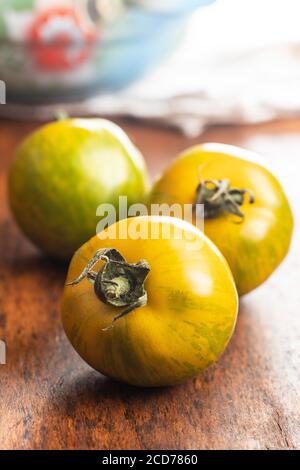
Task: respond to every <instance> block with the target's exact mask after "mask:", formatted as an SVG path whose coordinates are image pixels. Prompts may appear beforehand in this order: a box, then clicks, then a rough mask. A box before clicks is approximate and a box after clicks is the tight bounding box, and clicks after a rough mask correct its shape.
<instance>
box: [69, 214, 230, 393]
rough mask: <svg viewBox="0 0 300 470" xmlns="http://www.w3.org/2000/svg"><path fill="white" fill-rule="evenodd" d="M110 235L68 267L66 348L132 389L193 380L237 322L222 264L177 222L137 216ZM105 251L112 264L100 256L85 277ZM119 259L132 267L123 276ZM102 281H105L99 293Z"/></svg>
mask: <svg viewBox="0 0 300 470" xmlns="http://www.w3.org/2000/svg"><path fill="white" fill-rule="evenodd" d="M109 229H111V230H112V234H110V236H108V233H109V232H108V230H109ZM109 229H106V230H105V231H103V232H102V233H101V235H102V237H101V239H100V238H99V236H95V237H93V238H92V239H91V240H90V241H88V242H87V243H86V244H84V245H83V246H82V247H81V248H80V249H79V250H78V251H77V252H76V253H75V255H74V257H73V259H72V261H71V264H70V268H69V272H68V277H67V283H66V286H65V289H64V295H63V300H62V321H63V326H64V329H65V332H66V334H67V336H68V338H69V340H70V342H71V343H72V345H73V347H74V348H75V349H76V351H77V352H78V353H79V354H80V356H81V357H82V358H83V359H84V360H85V361H86V362H87V363H88V364H90V365H91V366H92V367H93V368H95V369H96V370H98V371H100V372H102V373H103V374H105V375H106V376H109V377H112V378H114V379H117V380H120V381H124V382H127V383H130V384H133V385H138V386H164V385H172V384H177V383H180V382H182V381H183V380H185V379H187V378H189V377H192V376H195V375H196V374H198V373H199V372H200V371H202V370H203V369H205V368H206V367H208V366H209V365H210V364H212V363H213V362H214V361H216V360H217V359H218V357H219V356H220V354H221V353H222V352H223V350H224V348H225V347H226V345H227V343H228V341H229V339H230V337H231V335H232V332H233V329H234V326H235V321H236V315H237V308H238V298H237V293H236V288H235V284H234V281H233V278H232V274H231V272H230V269H229V267H228V265H227V262H226V261H225V259H224V258H223V256H222V255H221V253H220V252H219V251H218V249H217V248H216V247H215V246H214V245H213V244H212V243H211V241H210V240H208V238H207V237H206V236H205V235H204V234H203V233H202V232H201V231H200V230H198V229H197V228H196V227H194V226H193V225H192V224H190V223H188V222H185V221H183V220H180V219H176V218H172V217H158V216H157V217H155V216H143V217H133V218H130V219H123V220H122V221H120V222H118V223H117V224H116V225H113V226H111V227H110V228H109ZM135 230H137V231H138V232H139V233H140V235H138V236H135V235H133V234H134V233H135ZM114 231H115V232H114ZM103 235H105V236H107V238H106V239H104V237H103ZM109 249H113V250H111V254H110V257H111V259H112V260H115V261H112V262H108V264H107V259H106V260H105V256H103V259H99V256H98V261H96V264H95V265H94V266H92V265H91V264H90V265H89V271H87V270H86V271H84V269H85V268H86V266H87V264H88V263H89V262H91V260H93V259H94V256H95V255H96V254H97V253H98V255H99V253H100V256H102V255H101V253H102V254H103V253H105V252H107V250H108V251H109ZM99 250H104V251H99ZM116 250H117V251H116ZM95 259H96V260H97V258H95ZM95 259H94V262H95ZM122 259H123V263H124V262H125V261H126V262H127V263H129V265H127V266H126V269H127V270H130V271H127V274H126V275H124V271H122V270H123V266H124V264H122ZM116 260H119V261H120V260H121V271H120V264H118V262H116ZM114 263H115V264H114ZM110 265H111V266H110ZM114 266H117V268H115V267H114ZM108 267H110V268H111V270H110V272H109V269H108ZM114 269H116V270H115V271H114ZM132 270H135V271H136V272H138V273H139V275H140V278H139V280H138V282H137V278H135V280H133V278H132V272H133V271H132ZM112 271H113V274H112ZM125 271H126V270H125ZM82 272H84V275H82V276H81V277H80V274H81V273H82ZM88 272H89V274H88ZM122 272H123V275H122ZM99 273H100V274H99ZM120 273H121V274H120ZM86 276H87V277H86ZM122 276H123V277H125V278H126V277H127V279H128V280H129V285H130V286H131V288H132V289H133V290H135V292H138V296H135V295H134V294H133V293H132V294H131V296H130V295H129V297H128V298H129V300H130V302H129V303H128V302H127V304H126V302H124V301H123V300H124V299H123V298H122V295H121V294H120V292H121V291H120V290H119V291H118V289H119V287H120V277H121V278H122ZM99 279H100V280H101V279H102V280H103V279H104V280H105V282H106V283H104V284H103V285H102V287H101V288H99V286H100V284H101V282H100V281H99ZM74 280H75V281H74ZM109 281H110V283H109ZM115 281H116V282H115ZM70 282H71V283H70ZM121 285H122V286H123V287H124V286H127V287H128V284H126V282H125V283H124V282H123V283H121ZM114 292H115V294H114V295H115V297H114V301H112V299H113V293H114ZM116 292H119V296H118V295H117V294H116ZM123 293H124V290H123ZM137 297H139V300H140V301H139V302H138V304H137V302H136V300H137ZM105 299H109V302H111V303H109V302H106V301H105ZM131 302H132V303H131ZM132 305H133V307H132ZM128 306H129V309H128ZM124 309H125V315H124ZM126 309H127V313H126ZM128 312H129V313H128ZM122 314H123V316H120V315H122ZM118 315H119V316H120V317H119V318H117V319H116V317H117V316H118ZM114 319H115V321H114Z"/></svg>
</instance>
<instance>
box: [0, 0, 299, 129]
mask: <svg viewBox="0 0 300 470" xmlns="http://www.w3.org/2000/svg"><path fill="white" fill-rule="evenodd" d="M299 13H300V5H299V1H298V0H275V1H274V0H243V1H241V0H161V1H158V0H98V1H97V0H52V1H49V0H10V1H8V0H2V1H1V5H0V79H1V80H3V81H4V82H5V83H6V90H7V103H8V105H6V106H0V114H1V115H2V116H4V117H11V118H16V117H18V118H22V119H24V118H26V119H35V120H47V119H51V118H53V116H54V115H56V114H57V113H59V112H66V113H68V114H70V115H79V114H80V115H102V116H103V115H109V116H119V115H122V116H131V117H133V118H137V119H139V120H143V121H151V122H157V123H159V124H164V125H166V126H172V127H175V128H177V129H179V130H180V131H181V132H183V133H185V134H186V135H188V136H192V137H195V136H197V135H199V134H200V133H201V132H202V131H203V129H204V128H205V127H206V126H207V125H208V124H224V123H225V124H228V123H239V124H241V123H249V122H250V123H252V122H264V121H269V120H274V119H282V118H290V117H295V116H297V115H299V112H300V28H299V25H298V19H299V15H298V14H299ZM33 105H34V106H33Z"/></svg>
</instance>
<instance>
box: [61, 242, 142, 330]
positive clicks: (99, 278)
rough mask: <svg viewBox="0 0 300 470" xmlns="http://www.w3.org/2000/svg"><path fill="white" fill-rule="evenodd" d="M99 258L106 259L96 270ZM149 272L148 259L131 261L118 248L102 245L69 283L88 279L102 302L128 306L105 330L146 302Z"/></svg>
mask: <svg viewBox="0 0 300 470" xmlns="http://www.w3.org/2000/svg"><path fill="white" fill-rule="evenodd" d="M98 261H105V264H104V265H103V266H102V267H101V269H100V270H99V271H98V272H96V271H93V267H94V266H95V264H96V263H98ZM149 272H150V266H149V264H148V263H147V261H146V260H141V261H138V262H137V263H135V264H130V263H127V262H126V260H125V258H124V257H123V256H122V255H121V253H120V252H119V251H118V250H116V249H115V248H103V249H101V250H98V251H97V252H96V253H95V255H94V256H93V258H92V259H91V260H90V261H89V263H88V264H87V266H86V267H85V269H84V270H83V271H82V273H81V274H80V275H79V277H78V278H76V279H74V280H73V281H71V282H68V283H67V286H74V285H76V284H79V283H80V282H81V281H83V279H85V278H86V279H88V280H89V281H90V282H91V283H92V284H93V285H94V291H95V294H96V296H97V297H98V299H99V300H101V302H104V303H105V304H109V305H112V306H114V307H126V308H125V309H124V310H123V311H122V312H121V313H119V314H118V315H116V316H115V317H114V318H113V321H112V323H111V324H110V325H109V326H108V327H107V328H104V329H103V331H107V330H110V329H111V328H112V327H113V324H114V323H115V321H117V320H119V319H120V318H122V317H124V316H125V315H128V313H130V312H132V310H135V309H136V308H139V307H143V306H145V305H146V304H147V292H146V290H145V288H144V282H145V280H146V277H147V276H148V274H149Z"/></svg>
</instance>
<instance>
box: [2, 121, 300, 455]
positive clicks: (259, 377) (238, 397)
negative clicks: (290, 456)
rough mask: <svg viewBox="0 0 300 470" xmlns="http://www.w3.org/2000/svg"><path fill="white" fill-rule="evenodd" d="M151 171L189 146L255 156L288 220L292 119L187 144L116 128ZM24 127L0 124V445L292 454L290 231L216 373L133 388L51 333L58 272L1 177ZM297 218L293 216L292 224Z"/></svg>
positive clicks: (299, 143) (294, 183) (293, 167)
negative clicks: (20, 221) (274, 181)
mask: <svg viewBox="0 0 300 470" xmlns="http://www.w3.org/2000/svg"><path fill="white" fill-rule="evenodd" d="M123 125H124V127H125V129H126V131H128V133H129V134H130V136H131V137H132V138H133V139H134V140H135V142H136V144H137V145H138V146H139V147H140V148H141V150H142V151H143V152H144V154H145V156H146V158H147V161H148V164H149V166H150V168H151V171H152V175H153V176H154V175H156V174H157V173H158V172H159V171H161V170H162V168H164V167H165V166H166V165H167V163H168V161H169V160H170V159H171V158H173V157H174V156H175V155H176V154H177V153H178V151H180V150H182V149H184V148H185V147H187V146H189V145H191V144H194V143H195V142H196V141H198V142H199V141H219V142H226V143H232V144H237V145H242V146H244V147H247V148H250V149H253V150H257V151H258V152H261V153H262V154H264V155H265V156H266V158H267V159H268V160H270V161H272V163H273V165H274V167H275V168H277V171H278V173H279V175H280V177H281V179H282V181H283V183H284V185H285V188H286V190H287V193H288V195H289V197H290V199H291V202H292V205H293V209H294V213H295V215H296V221H297V222H298V221H299V216H300V176H299V175H300V121H299V122H295V121H293V122H287V123H275V124H268V125H263V126H254V127H235V128H230V127H220V128H214V129H211V130H209V131H207V132H206V133H205V134H204V135H202V136H201V138H199V139H196V141H193V140H189V139H187V138H184V137H182V136H180V135H179V134H176V133H175V132H173V131H166V130H159V129H157V128H150V127H149V128H147V127H140V126H139V125H137V124H134V123H123ZM34 128H35V124H32V123H29V124H28V123H26V124H24V123H23V124H21V123H14V122H6V121H2V122H0V178H1V179H0V191H1V192H0V256H1V259H0V339H2V340H5V342H6V344H7V364H6V365H0V393H1V395H0V397H1V398H0V448H1V449H10V448H13V449H238V448H239V449H292V448H297V447H298V448H299V447H300V409H299V408H300V377H299V376H300V370H299V369H300V256H299V241H300V236H299V234H300V230H299V224H298V225H297V227H296V230H295V235H294V241H293V247H292V250H291V252H290V255H289V256H288V258H287V259H286V261H285V262H284V263H283V264H282V265H281V266H280V268H279V269H278V271H277V272H276V273H275V274H274V275H273V276H272V278H271V279H270V280H269V281H268V282H266V283H265V285H263V286H261V287H260V288H259V289H257V290H256V291H255V292H253V293H251V294H250V295H248V296H246V297H245V298H244V299H243V300H242V302H241V309H240V314H239V320H238V324H237V327H236V331H235V334H234V337H233V339H232V341H231V343H230V345H229V347H228V349H227V350H226V352H225V353H224V355H223V356H222V358H221V360H220V361H219V362H218V364H217V365H215V366H213V367H211V368H210V369H209V370H208V371H207V372H206V373H204V374H203V375H202V376H199V377H198V378H196V379H194V380H190V381H189V382H188V383H186V384H184V385H182V386H178V387H175V388H169V389H157V390H139V389H136V388H134V387H129V386H125V385H122V384H119V383H115V382H112V381H110V380H108V379H106V378H105V377H103V376H101V375H100V374H98V373H96V372H94V371H93V370H92V369H90V368H89V367H88V366H87V365H85V364H84V363H83V361H82V360H81V359H80V358H79V357H78V356H77V354H76V353H75V352H74V351H73V349H72V347H71V346H70V345H69V343H68V341H67V340H66V337H65V335H64V333H63V331H62V326H61V322H60V314H59V303H60V297H61V292H62V287H63V282H64V277H65V274H66V266H64V265H59V264H55V263H54V262H52V261H50V260H48V259H46V258H44V257H42V256H41V255H40V254H39V253H38V252H37V251H36V250H35V248H33V247H32V246H31V245H30V243H29V242H27V241H26V240H25V238H24V237H23V236H22V235H21V233H20V232H19V230H18V229H17V227H16V225H15V223H14V222H13V221H12V218H11V215H10V213H9V209H8V206H7V198H6V172H7V168H8V165H9V163H10V161H11V158H12V154H13V151H14V148H15V146H16V145H17V143H18V142H19V141H20V140H21V139H22V138H23V136H24V135H26V134H27V133H28V131H30V130H32V129H34ZM297 218H298V220H297Z"/></svg>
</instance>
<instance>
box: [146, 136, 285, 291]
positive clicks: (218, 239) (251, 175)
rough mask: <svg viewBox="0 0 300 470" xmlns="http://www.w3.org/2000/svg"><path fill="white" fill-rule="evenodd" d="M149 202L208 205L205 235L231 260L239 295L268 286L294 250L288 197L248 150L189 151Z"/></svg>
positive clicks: (167, 173)
mask: <svg viewBox="0 0 300 470" xmlns="http://www.w3.org/2000/svg"><path fill="white" fill-rule="evenodd" d="M217 192H218V194H217ZM213 198H214V199H213ZM150 202H151V203H162V202H164V203H166V202H167V203H169V204H173V203H175V202H176V203H180V204H186V203H188V204H195V203H197V202H198V203H204V215H205V223H204V231H205V234H206V235H207V236H208V237H209V238H210V239H211V240H212V241H213V242H214V243H215V244H216V246H217V247H218V248H219V249H220V251H221V252H222V253H223V255H224V256H225V258H226V259H227V261H228V263H229V266H230V268H231V271H232V273H233V276H234V279H235V282H236V285H237V289H238V292H239V294H240V295H242V294H246V293H247V292H250V291H251V290H252V289H254V288H256V287H257V286H259V285H260V284H261V283H262V282H264V281H265V280H266V279H267V278H268V277H269V276H270V275H271V273H272V272H273V271H274V270H275V268H276V267H277V266H278V265H279V264H280V262H281V261H282V260H283V258H284V257H285V255H286V253H287V251H288V249H289V245H290V241H291V235H292V229H293V217H292V213H291V209H290V206H289V203H288V200H287V197H286V195H285V193H284V191H283V189H282V187H281V185H280V184H279V182H278V181H277V179H276V178H275V177H274V175H273V174H272V173H271V172H270V171H269V170H268V169H267V168H266V167H265V166H264V164H263V162H262V160H261V158H260V157H258V156H257V155H255V154H252V153H251V152H248V151H246V150H243V149H240V148H237V147H233V146H229V145H223V144H204V145H198V146H196V147H193V148H190V149H188V150H186V151H185V152H184V153H183V154H182V155H181V156H180V157H179V158H177V159H176V160H175V161H174V162H173V163H172V164H171V165H170V166H169V168H167V170H166V171H165V173H164V174H163V175H162V176H161V178H160V179H159V180H158V181H157V182H156V184H155V185H154V187H153V190H152V193H151V196H150ZM194 223H195V214H194Z"/></svg>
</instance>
